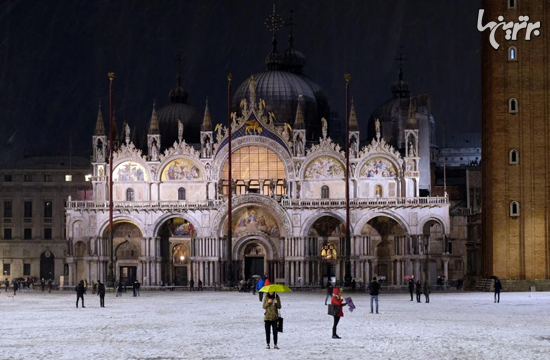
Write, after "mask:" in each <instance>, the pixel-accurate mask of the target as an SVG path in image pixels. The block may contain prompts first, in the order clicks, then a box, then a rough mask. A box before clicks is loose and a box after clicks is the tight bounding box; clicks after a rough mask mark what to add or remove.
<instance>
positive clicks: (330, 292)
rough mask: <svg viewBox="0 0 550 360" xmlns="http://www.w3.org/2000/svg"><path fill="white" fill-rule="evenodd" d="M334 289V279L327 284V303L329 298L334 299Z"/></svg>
mask: <svg viewBox="0 0 550 360" xmlns="http://www.w3.org/2000/svg"><path fill="white" fill-rule="evenodd" d="M333 290H334V287H333V286H332V281H330V280H329V281H328V284H327V297H326V298H325V305H326V304H327V300H330V299H332V291H333Z"/></svg>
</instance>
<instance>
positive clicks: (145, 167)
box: [113, 156, 153, 182]
mask: <svg viewBox="0 0 550 360" xmlns="http://www.w3.org/2000/svg"><path fill="white" fill-rule="evenodd" d="M127 161H132V162H135V163H137V164H139V165H141V167H142V168H143V170H144V171H145V172H146V175H147V179H146V180H145V182H151V181H153V176H152V174H151V169H149V166H148V164H147V162H146V161H145V160H143V159H142V158H140V157H137V156H125V157H122V158H118V159H117V160H116V161H114V162H113V174H114V172H115V171H116V169H117V168H118V167H119V166H120V165H121V164H123V163H125V162H127ZM115 182H117V181H116V180H115Z"/></svg>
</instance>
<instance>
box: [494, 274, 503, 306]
mask: <svg viewBox="0 0 550 360" xmlns="http://www.w3.org/2000/svg"><path fill="white" fill-rule="evenodd" d="M501 290H502V283H501V282H500V280H499V279H495V303H499V304H500V291H501ZM497 296H498V300H497Z"/></svg>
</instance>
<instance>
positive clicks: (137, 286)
mask: <svg viewBox="0 0 550 360" xmlns="http://www.w3.org/2000/svg"><path fill="white" fill-rule="evenodd" d="M140 288H141V283H140V282H139V281H138V280H136V294H137V296H139V289H140Z"/></svg>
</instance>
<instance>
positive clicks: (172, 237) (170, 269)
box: [158, 217, 197, 286]
mask: <svg viewBox="0 0 550 360" xmlns="http://www.w3.org/2000/svg"><path fill="white" fill-rule="evenodd" d="M196 234H197V230H196V227H195V225H193V224H192V223H191V222H190V221H189V220H187V219H184V218H182V217H174V218H171V219H168V220H166V221H165V222H164V223H163V224H162V225H161V227H160V228H159V232H158V236H159V237H160V256H161V258H162V263H161V280H162V282H163V283H164V284H168V285H172V284H175V285H177V286H187V282H188V281H189V280H190V279H191V278H192V277H191V268H190V266H191V262H190V259H189V258H190V256H191V251H190V249H191V239H192V238H193V237H195V236H196ZM181 256H183V257H184V260H183V261H181ZM195 281H196V279H195Z"/></svg>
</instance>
